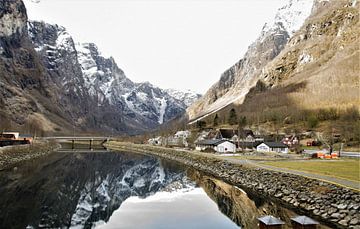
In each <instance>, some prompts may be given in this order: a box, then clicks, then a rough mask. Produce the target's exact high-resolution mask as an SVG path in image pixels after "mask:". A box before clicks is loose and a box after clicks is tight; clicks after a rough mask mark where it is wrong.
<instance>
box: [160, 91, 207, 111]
mask: <svg viewBox="0 0 360 229" xmlns="http://www.w3.org/2000/svg"><path fill="white" fill-rule="evenodd" d="M165 91H166V92H167V93H168V94H169V95H171V96H172V97H174V98H176V99H177V100H180V101H183V102H184V104H185V105H186V106H187V107H189V106H190V105H191V104H193V103H194V102H195V101H196V100H198V99H199V98H200V97H201V94H199V93H196V92H194V91H191V90H189V89H188V90H186V91H180V90H176V89H166V90H165Z"/></svg>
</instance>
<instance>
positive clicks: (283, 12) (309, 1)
mask: <svg viewBox="0 0 360 229" xmlns="http://www.w3.org/2000/svg"><path fill="white" fill-rule="evenodd" d="M312 8H313V0H290V1H289V2H288V3H287V4H286V5H284V6H283V7H281V8H280V9H278V11H277V13H276V15H275V17H274V18H273V20H271V21H269V22H267V23H265V25H264V27H263V29H262V34H265V33H266V32H268V31H269V30H271V29H273V28H276V27H278V26H280V27H282V28H283V29H284V30H285V31H286V32H287V33H288V34H289V37H292V36H293V35H294V33H295V32H296V31H297V30H298V29H300V27H301V26H302V25H303V24H304V21H305V20H306V18H307V17H308V16H309V15H310V13H311V10H312Z"/></svg>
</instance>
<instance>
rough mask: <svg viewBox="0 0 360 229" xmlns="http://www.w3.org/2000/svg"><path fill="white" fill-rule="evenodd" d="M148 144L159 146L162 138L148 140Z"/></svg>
mask: <svg viewBox="0 0 360 229" xmlns="http://www.w3.org/2000/svg"><path fill="white" fill-rule="evenodd" d="M148 144H150V145H161V144H162V137H161V136H158V137H155V138H150V139H149V140H148Z"/></svg>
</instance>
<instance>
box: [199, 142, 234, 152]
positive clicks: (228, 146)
mask: <svg viewBox="0 0 360 229" xmlns="http://www.w3.org/2000/svg"><path fill="white" fill-rule="evenodd" d="M195 144H196V147H195V149H196V150H200V151H204V150H206V149H213V150H214V151H216V152H218V153H235V152H236V145H235V144H234V142H232V141H230V140H226V139H206V140H202V141H199V142H196V143H195Z"/></svg>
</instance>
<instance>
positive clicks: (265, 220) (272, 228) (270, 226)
mask: <svg viewBox="0 0 360 229" xmlns="http://www.w3.org/2000/svg"><path fill="white" fill-rule="evenodd" d="M258 220H259V228H260V229H279V228H280V229H281V228H282V226H283V225H284V224H285V223H284V222H283V221H281V220H280V219H278V218H276V217H274V216H271V215H267V216H263V217H260V218H258Z"/></svg>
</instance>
